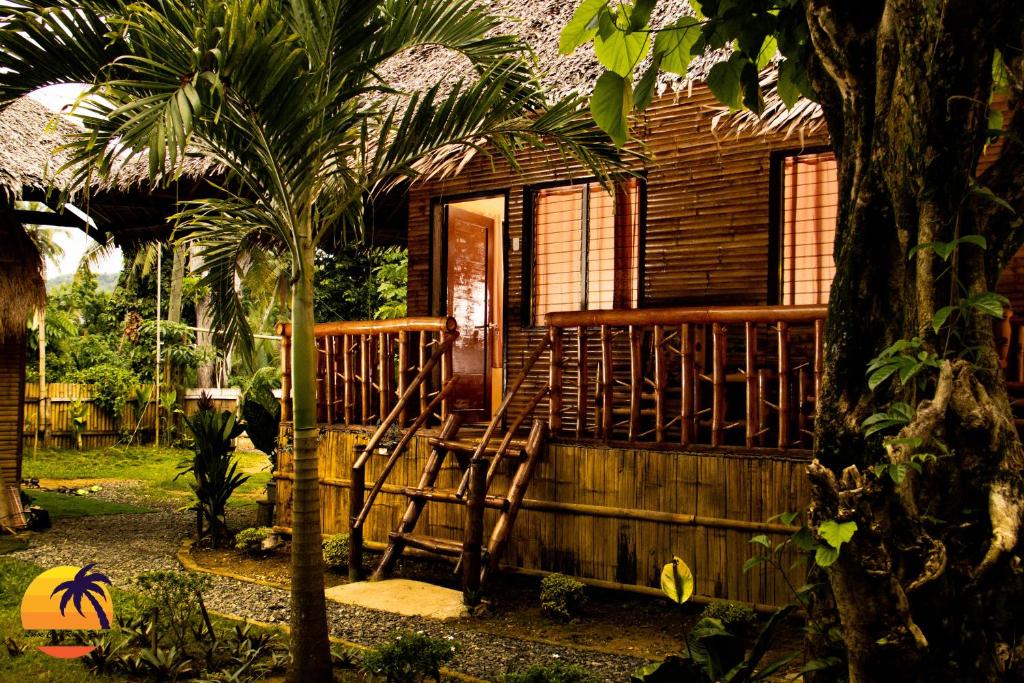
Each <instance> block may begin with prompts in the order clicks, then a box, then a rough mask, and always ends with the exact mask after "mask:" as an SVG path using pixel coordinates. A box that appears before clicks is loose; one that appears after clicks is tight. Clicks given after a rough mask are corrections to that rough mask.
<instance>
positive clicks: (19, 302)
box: [0, 208, 46, 341]
mask: <svg viewBox="0 0 1024 683" xmlns="http://www.w3.org/2000/svg"><path fill="white" fill-rule="evenodd" d="M0 242H2V243H3V245H4V247H3V249H0V341H3V340H4V339H5V338H10V337H21V336H22V335H24V333H25V323H26V322H27V321H28V319H29V316H30V315H32V313H33V312H34V311H35V310H37V309H38V308H39V307H40V306H42V305H43V304H44V303H45V302H46V282H45V281H44V280H43V260H42V257H41V256H40V255H39V250H38V249H36V246H35V244H34V243H33V242H32V239H31V238H30V237H29V236H28V233H26V232H25V230H24V229H23V228H22V227H21V225H20V224H19V223H17V222H16V220H15V218H14V215H13V211H11V210H10V209H9V208H7V209H0Z"/></svg>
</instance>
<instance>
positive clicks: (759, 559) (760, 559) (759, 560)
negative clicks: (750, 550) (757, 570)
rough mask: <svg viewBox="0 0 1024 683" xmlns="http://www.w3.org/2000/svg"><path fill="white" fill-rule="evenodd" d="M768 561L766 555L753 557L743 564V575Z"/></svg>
mask: <svg viewBox="0 0 1024 683" xmlns="http://www.w3.org/2000/svg"><path fill="white" fill-rule="evenodd" d="M767 561H768V556H767V555H754V556H753V557H751V558H750V559H749V560H747V561H746V562H744V563H743V573H744V574H746V573H747V572H749V571H750V570H751V569H753V568H754V567H758V566H760V565H762V564H764V563H765V562H767Z"/></svg>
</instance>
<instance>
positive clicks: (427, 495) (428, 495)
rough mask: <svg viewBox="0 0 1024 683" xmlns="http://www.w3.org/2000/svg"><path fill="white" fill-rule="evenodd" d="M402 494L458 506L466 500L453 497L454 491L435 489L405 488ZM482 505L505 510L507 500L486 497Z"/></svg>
mask: <svg viewBox="0 0 1024 683" xmlns="http://www.w3.org/2000/svg"><path fill="white" fill-rule="evenodd" d="M403 493H404V494H405V495H407V496H408V497H409V498H419V499H422V500H430V501H438V502H442V503H457V504H459V505H465V504H466V499H465V498H460V497H459V496H457V495H455V492H454V491H438V490H437V489H418V488H413V487H409V488H406V489H405V490H404V491H403ZM484 505H485V506H486V507H489V508H493V509H495V510H505V509H506V508H508V500H507V499H505V498H502V497H501V496H487V497H486V498H484Z"/></svg>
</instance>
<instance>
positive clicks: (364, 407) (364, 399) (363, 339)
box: [359, 334, 372, 425]
mask: <svg viewBox="0 0 1024 683" xmlns="http://www.w3.org/2000/svg"><path fill="white" fill-rule="evenodd" d="M371 379H372V378H371V377H370V335H368V334H361V335H359V397H360V399H361V401H360V408H361V413H360V415H359V424H364V425H367V424H370V415H371V413H372V410H371V408H370V382H371Z"/></svg>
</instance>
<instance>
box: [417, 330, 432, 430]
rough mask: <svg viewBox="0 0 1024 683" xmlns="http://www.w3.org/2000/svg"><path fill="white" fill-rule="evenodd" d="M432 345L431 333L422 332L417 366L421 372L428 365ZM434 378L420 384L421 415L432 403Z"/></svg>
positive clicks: (426, 379)
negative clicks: (428, 348) (431, 392)
mask: <svg viewBox="0 0 1024 683" xmlns="http://www.w3.org/2000/svg"><path fill="white" fill-rule="evenodd" d="M429 343H430V333H429V332H426V331H424V332H420V343H419V358H418V363H417V366H418V367H419V369H420V370H422V369H423V366H424V365H426V364H427V358H429V357H430V354H429V353H428V352H427V346H428V344H429ZM431 380H432V378H430V377H428V378H425V379H424V380H423V382H422V383H421V384H420V413H425V412H427V404H428V403H429V402H430V383H431Z"/></svg>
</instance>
